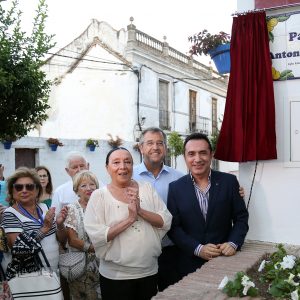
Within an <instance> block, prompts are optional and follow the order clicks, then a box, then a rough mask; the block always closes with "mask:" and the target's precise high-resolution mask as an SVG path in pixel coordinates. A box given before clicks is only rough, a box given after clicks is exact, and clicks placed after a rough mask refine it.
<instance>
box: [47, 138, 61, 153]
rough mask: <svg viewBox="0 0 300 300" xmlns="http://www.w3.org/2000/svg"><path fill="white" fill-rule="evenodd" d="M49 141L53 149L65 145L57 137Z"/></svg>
mask: <svg viewBox="0 0 300 300" xmlns="http://www.w3.org/2000/svg"><path fill="white" fill-rule="evenodd" d="M47 142H48V144H49V147H50V148H51V151H56V150H57V147H58V146H60V147H62V146H63V145H64V144H63V143H61V142H60V141H59V140H58V139H56V138H49V139H48V140H47Z"/></svg>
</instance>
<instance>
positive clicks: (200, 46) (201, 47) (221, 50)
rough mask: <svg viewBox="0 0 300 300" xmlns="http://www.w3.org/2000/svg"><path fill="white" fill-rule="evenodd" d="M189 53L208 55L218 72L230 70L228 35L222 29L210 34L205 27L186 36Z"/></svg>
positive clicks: (223, 72)
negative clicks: (189, 44) (189, 43)
mask: <svg viewBox="0 0 300 300" xmlns="http://www.w3.org/2000/svg"><path fill="white" fill-rule="evenodd" d="M188 40H189V41H190V42H191V43H192V46H191V49H190V51H189V52H190V54H191V55H201V54H204V55H210V57H211V59H212V60H213V61H214V63H215V65H216V68H217V70H218V72H219V73H220V74H225V73H229V72H230V35H229V34H228V33H225V32H223V31H220V32H219V33H218V34H211V33H209V32H208V31H207V30H206V29H204V30H203V31H200V32H199V33H198V34H194V35H192V36H190V37H189V38H188Z"/></svg>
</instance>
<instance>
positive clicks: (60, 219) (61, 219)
mask: <svg viewBox="0 0 300 300" xmlns="http://www.w3.org/2000/svg"><path fill="white" fill-rule="evenodd" d="M67 215H68V207H67V206H64V207H63V208H62V209H61V211H60V212H59V214H58V215H57V217H56V225H57V228H61V227H63V225H64V222H65V220H66V218H67Z"/></svg>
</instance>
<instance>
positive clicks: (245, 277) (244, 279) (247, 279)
mask: <svg viewBox="0 0 300 300" xmlns="http://www.w3.org/2000/svg"><path fill="white" fill-rule="evenodd" d="M249 279H250V278H249V277H248V276H247V275H244V276H243V277H242V285H243V286H245V284H247V282H248V281H249Z"/></svg>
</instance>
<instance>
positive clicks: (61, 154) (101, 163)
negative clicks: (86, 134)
mask: <svg viewBox="0 0 300 300" xmlns="http://www.w3.org/2000/svg"><path fill="white" fill-rule="evenodd" d="M60 141H61V142H62V143H63V144H64V146H63V147H58V148H57V151H51V149H50V148H49V146H48V143H47V142H46V139H44V138H33V137H25V138H22V139H20V140H18V141H16V142H14V143H13V144H12V148H11V149H10V150H5V149H4V148H3V145H2V144H0V163H2V164H3V165H4V167H5V172H4V173H5V174H4V176H5V177H8V176H9V175H11V174H12V173H13V172H14V170H15V148H29V149H30V148H31V149H37V152H36V165H45V166H46V167H48V168H49V170H50V172H51V175H52V180H53V185H54V187H57V186H58V185H60V184H62V183H64V182H66V181H67V180H69V179H70V177H69V176H68V174H67V173H66V171H65V157H66V155H67V153H68V152H70V151H80V152H82V153H83V154H84V155H85V156H86V158H87V160H88V162H89V163H90V170H91V171H92V172H94V173H95V174H96V175H97V177H98V179H99V180H101V181H102V182H104V183H108V182H109V176H108V174H107V172H106V169H105V158H106V155H107V153H108V152H109V151H110V149H111V147H110V146H109V145H108V143H107V141H103V140H101V141H100V143H99V147H97V148H96V149H95V151H94V152H91V151H90V150H89V149H88V148H87V147H86V146H85V143H86V140H85V139H84V140H83V139H76V140H74V139H60ZM132 145H133V143H130V142H126V143H124V144H123V145H122V146H124V147H126V148H127V149H128V150H129V151H130V153H131V154H132V156H133V159H134V163H135V164H138V163H140V155H139V153H138V152H137V151H135V150H134V149H133V148H132Z"/></svg>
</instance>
